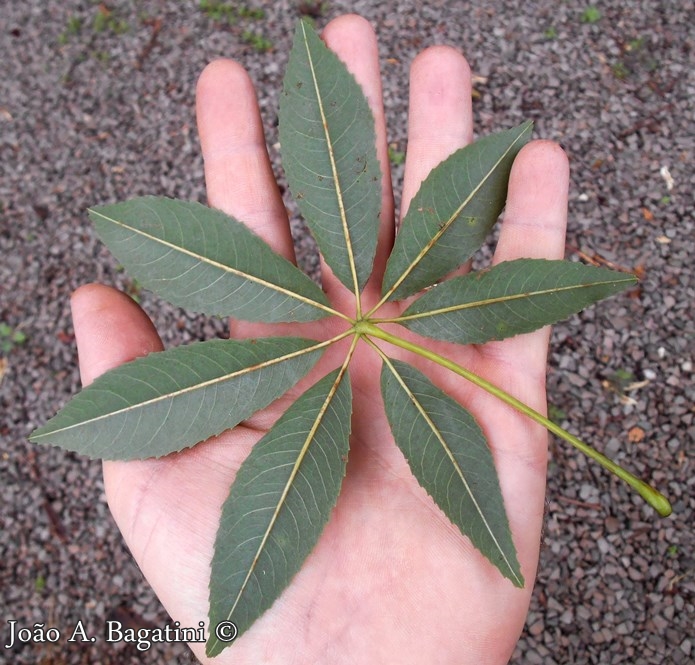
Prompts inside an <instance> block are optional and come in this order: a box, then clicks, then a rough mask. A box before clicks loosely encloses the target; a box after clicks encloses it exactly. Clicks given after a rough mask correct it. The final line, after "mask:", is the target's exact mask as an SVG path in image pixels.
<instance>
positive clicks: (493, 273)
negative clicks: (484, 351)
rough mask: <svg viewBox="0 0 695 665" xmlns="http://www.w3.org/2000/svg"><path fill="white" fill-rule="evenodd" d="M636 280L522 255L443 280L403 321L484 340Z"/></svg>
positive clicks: (422, 329) (463, 339)
mask: <svg viewBox="0 0 695 665" xmlns="http://www.w3.org/2000/svg"><path fill="white" fill-rule="evenodd" d="M635 282H636V278H635V277H634V276H633V275H629V274H626V273H620V272H615V271H613V270H608V269H607V268H597V267H594V266H587V265H584V264H581V263H572V262H570V261H546V260H543V259H518V260H515V261H508V262H505V263H500V264H498V265H497V266H495V267H493V268H490V269H489V270H484V271H480V272H477V273H470V274H468V275H464V276H462V277H454V278H452V279H448V280H446V281H444V282H442V283H441V284H438V285H437V286H435V287H434V288H432V289H430V290H429V291H427V292H425V293H424V294H423V295H422V296H420V298H418V299H417V300H416V301H415V302H414V303H413V304H412V305H411V306H410V307H408V308H407V309H406V310H405V312H403V316H402V319H401V323H402V324H403V325H404V326H406V327H407V328H409V329H410V330H413V331H414V332H417V333H419V334H420V335H425V336H428V337H434V338H436V339H442V340H446V341H449V342H458V343H460V344H482V343H484V342H488V341H490V340H499V339H504V338H505V337H511V336H513V335H518V334H521V333H527V332H531V331H533V330H537V329H538V328H542V327H543V326H546V325H549V324H552V323H556V322H557V321H561V320H562V319H565V318H567V317H568V316H570V315H571V314H574V313H575V312H579V311H580V310H582V309H584V308H585V307H587V306H588V305H591V304H592V303H595V302H597V301H598V300H601V299H603V298H607V297H608V296H611V295H614V294H616V293H618V292H620V291H622V290H623V289H626V288H627V287H629V286H632V285H633V284H634V283H635Z"/></svg>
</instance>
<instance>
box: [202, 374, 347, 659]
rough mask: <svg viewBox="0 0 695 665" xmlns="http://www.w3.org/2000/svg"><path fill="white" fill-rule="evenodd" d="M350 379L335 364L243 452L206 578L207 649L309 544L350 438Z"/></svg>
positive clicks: (276, 586) (253, 612) (287, 576)
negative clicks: (223, 624) (246, 453)
mask: <svg viewBox="0 0 695 665" xmlns="http://www.w3.org/2000/svg"><path fill="white" fill-rule="evenodd" d="M351 410H352V397H351V390H350V381H349V379H348V378H347V377H346V376H345V375H344V373H342V372H341V370H339V369H338V370H335V371H334V372H331V373H330V374H329V375H328V376H326V377H324V378H323V379H321V380H320V381H319V382H318V383H316V384H315V385H314V386H313V387H311V388H309V390H307V391H306V392H305V393H304V394H303V395H302V396H301V397H300V398H299V399H298V400H297V401H296V402H295V403H294V404H293V405H292V406H291V407H289V409H288V410H287V411H286V412H285V413H284V415H283V416H281V417H280V419H279V420H278V421H277V423H276V424H275V425H274V426H273V428H272V430H270V432H268V434H266V435H265V436H264V437H263V438H262V439H261V440H260V441H259V442H258V443H257V444H256V445H255V446H254V447H253V448H252V450H251V453H250V454H249V456H248V458H247V459H246V461H245V462H244V463H243V464H242V465H241V467H240V469H239V472H238V473H237V476H236V479H235V481H234V484H233V485H232V489H231V492H230V495H229V498H228V499H227V501H226V502H225V504H224V506H223V508H222V518H221V521H220V528H219V531H218V532H217V539H216V541H215V554H214V557H213V561H212V575H211V578H210V627H211V629H210V639H209V641H208V645H207V653H208V655H210V656H214V655H217V654H219V653H220V652H221V651H222V650H223V649H224V648H225V647H226V646H228V644H227V643H225V642H221V641H219V640H218V639H217V638H216V637H215V630H214V628H215V627H216V626H217V625H218V624H219V623H220V622H221V621H233V622H234V624H235V625H236V627H237V629H238V632H239V634H240V635H241V634H242V633H243V632H244V631H245V630H246V629H247V628H249V627H250V626H251V624H252V623H253V622H254V621H255V620H256V619H257V618H258V617H259V616H260V615H261V614H262V613H263V612H265V611H266V610H267V609H268V608H269V607H270V606H271V605H272V603H273V602H274V601H275V599H276V598H277V597H278V596H279V595H280V594H281V593H282V591H283V590H284V589H285V588H286V587H287V585H288V584H289V582H290V580H291V579H292V578H293V577H294V575H295V573H296V572H297V571H298V570H299V568H300V567H301V565H302V563H303V562H304V560H305V559H306V557H307V556H308V555H309V553H310V552H311V550H312V549H313V548H314V546H315V545H316V542H317V540H318V538H319V536H320V535H321V532H322V531H323V528H324V526H325V524H326V522H328V518H329V516H330V513H331V510H332V509H333V507H334V506H335V503H336V500H337V498H338V493H339V492H340V487H341V484H342V480H343V476H344V475H345V466H346V464H347V454H348V446H349V437H350V413H351Z"/></svg>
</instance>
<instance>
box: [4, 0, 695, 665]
mask: <svg viewBox="0 0 695 665" xmlns="http://www.w3.org/2000/svg"><path fill="white" fill-rule="evenodd" d="M422 4H425V3H421V2H416V1H415V0H409V1H408V2H398V3H396V2H390V1H382V2H379V3H368V2H354V3H347V2H337V1H332V2H327V3H320V2H304V3H298V2H294V1H292V2H291V1H290V0H282V1H280V2H272V3H271V2H260V1H254V0H249V3H248V6H249V7H263V9H264V10H265V17H264V18H262V19H255V20H254V19H252V18H243V19H241V20H240V21H239V22H238V23H237V24H236V25H233V26H231V27H230V26H228V25H226V24H224V23H223V22H220V21H215V20H213V18H211V17H210V16H208V15H206V13H205V12H203V11H202V10H201V8H200V3H198V2H192V1H175V0H144V1H141V2H135V1H126V0H122V1H116V0H113V1H112V2H108V3H103V4H98V3H96V2H88V1H87V0H84V1H82V2H80V1H79V0H60V1H59V0H27V1H25V2H3V3H2V5H1V7H0V63H2V65H0V67H1V68H2V69H1V70H0V71H1V72H2V75H1V76H0V173H2V179H0V250H1V251H2V254H1V256H2V260H1V262H0V321H1V322H2V324H3V328H1V329H0V337H2V339H0V344H1V345H2V346H3V347H7V348H3V349H2V352H1V353H2V356H1V358H0V363H1V364H0V376H2V379H1V381H2V383H1V385H0V399H1V401H2V407H1V411H0V441H1V444H0V473H1V474H2V483H1V485H2V487H1V489H0V492H1V500H2V515H1V517H0V520H1V522H0V523H1V524H2V535H1V536H0V561H2V568H1V569H0V585H1V587H2V589H1V595H0V598H1V599H0V617H1V618H0V620H2V621H5V620H8V619H16V620H18V621H19V623H20V625H21V624H24V625H32V624H33V623H34V622H39V623H45V624H47V625H51V626H57V627H59V628H60V629H61V630H63V631H66V630H68V629H70V628H71V627H72V626H74V625H75V623H76V622H77V620H79V619H82V620H83V621H84V623H85V627H86V629H87V630H88V631H91V632H92V633H97V634H99V633H100V632H101V627H103V625H104V622H105V620H106V619H107V618H109V617H114V616H119V617H123V618H126V619H127V620H129V621H131V622H132V623H133V625H147V624H148V623H150V622H152V623H154V624H156V625H162V623H163V622H164V621H165V620H166V614H165V612H164V611H163V609H162V608H161V606H160V605H159V602H158V601H157V599H156V598H155V597H154V595H153V593H152V592H151V591H150V589H149V588H148V586H147V584H146V583H145V582H144V580H143V579H142V576H141V574H140V573H139V571H138V568H137V567H136V565H135V563H134V562H133V561H132V559H131V557H130V555H129V553H128V551H127V549H126V547H125V545H124V544H123V542H122V540H121V537H120V535H119V533H118V530H117V529H116V527H115V525H114V523H113V521H112V519H111V517H110V515H109V512H108V509H107V507H106V504H105V500H104V494H103V484H102V480H101V476H100V465H99V464H98V463H94V462H90V461H88V460H86V459H83V458H81V457H79V456H76V455H73V454H69V453H65V452H63V451H61V450H58V449H43V448H38V447H35V446H33V445H30V444H29V443H28V442H27V440H26V437H27V435H28V433H29V432H30V431H31V430H32V429H33V428H34V427H36V426H37V425H39V424H41V423H43V422H44V421H45V420H46V419H47V418H48V417H49V416H50V415H52V414H53V413H54V411H55V410H56V408H57V407H58V406H60V405H61V404H62V403H64V402H65V400H66V399H67V398H68V396H69V395H71V394H73V393H74V392H75V391H76V390H77V389H78V387H79V377H78V374H77V370H76V352H75V346H74V339H73V331H72V327H71V322H70V318H69V307H68V298H69V294H70V292H71V291H72V290H73V289H74V288H75V287H77V286H78V285H80V284H83V283H85V282H88V281H93V280H99V281H103V282H107V283H113V284H117V285H119V286H120V287H122V288H124V289H126V290H128V291H129V292H131V293H132V294H133V295H136V296H137V297H139V298H140V300H141V302H142V304H143V306H144V307H145V308H146V309H147V310H148V311H149V312H150V313H151V315H152V316H153V318H154V320H155V323H156V325H157V327H158V329H159V330H160V331H161V333H162V334H163V336H164V338H165V341H166V343H167V344H169V345H172V344H178V343H181V342H185V341H189V340H192V339H203V338H210V337H214V336H216V335H223V334H224V326H223V324H221V323H220V322H216V321H210V320H205V319H197V318H194V317H192V316H189V315H187V314H186V313H184V312H182V311H180V310H177V309H174V308H171V307H169V306H167V305H165V304H163V303H162V302H161V301H159V300H157V299H156V298H154V297H153V296H152V295H151V294H149V293H147V292H142V293H140V292H139V288H138V285H137V284H136V283H133V282H132V281H131V280H130V279H129V278H128V276H127V275H126V274H124V273H123V272H121V271H119V269H118V266H117V264H116V263H115V261H114V260H113V259H112V258H111V256H110V255H109V254H108V253H107V251H106V250H105V249H104V248H103V246H102V245H100V243H98V242H97V241H96V239H95V235H94V232H93V230H92V228H91V226H90V224H89V223H88V220H87V217H86V214H85V208H86V207H87V206H89V205H92V204H94V203H100V202H109V201H115V200H119V199H123V198H127V197H130V196H134V195H140V194H145V193H148V194H161V195H169V196H177V197H181V198H189V199H198V200H204V196H205V195H204V186H203V170H202V161H201V157H200V152H199V149H198V143H197V136H196V129H195V119H194V97H193V95H194V84H195V80H196V78H197V76H198V74H199V72H200V71H201V69H202V68H203V66H204V65H205V64H206V63H207V62H209V61H210V60H212V59H213V58H216V57H218V56H230V57H234V58H237V59H239V60H241V61H242V62H243V63H244V64H245V65H246V66H247V67H248V69H249V70H250V72H251V74H252V77H253V78H254V80H255V81H256V82H257V84H258V87H259V89H260V103H261V107H262V110H263V113H264V119H265V122H266V127H267V138H268V142H269V144H271V145H272V144H275V143H276V142H277V134H276V131H277V130H276V109H277V97H278V91H279V90H280V82H281V77H282V72H283V70H284V66H285V61H286V57H287V52H288V50H289V46H290V39H291V33H292V27H293V24H294V21H295V19H296V18H297V16H298V15H299V6H300V5H303V6H304V8H305V10H306V9H313V10H316V13H317V14H318V18H317V21H318V24H319V25H324V24H325V22H326V21H327V20H328V19H330V18H332V17H334V16H336V15H338V14H341V13H344V12H345V11H348V10H354V11H357V12H358V13H361V14H362V15H364V16H365V17H366V18H368V19H369V20H371V21H372V23H373V25H374V26H375V27H376V29H377V32H378V33H379V36H380V42H381V57H382V68H383V73H384V77H385V97H386V107H387V115H388V118H389V123H390V137H389V140H390V141H391V142H392V143H393V148H394V150H395V151H397V152H404V151H405V150H406V142H405V137H406V98H407V95H406V92H405V91H406V85H407V70H408V66H409V63H410V61H411V59H412V58H413V56H414V55H415V54H416V53H417V52H418V51H419V50H420V49H421V48H423V47H425V46H427V45H430V44H435V43H447V44H452V45H455V46H457V47H459V48H461V49H463V50H464V52H465V53H466V54H467V56H468V58H469V60H470V62H471V65H472V68H473V70H474V73H475V74H476V75H477V76H479V77H480V78H479V79H478V83H477V84H476V98H475V102H474V109H475V115H476V121H477V130H478V131H479V132H480V133H487V132H489V131H492V130H497V129H502V128H506V127H509V126H512V125H514V124H517V123H519V122H520V121H521V120H523V119H525V118H530V119H533V120H534V121H535V122H536V136H540V137H544V138H550V139H554V140H556V141H559V142H560V143H561V144H562V145H563V146H564V148H565V149H566V150H567V152H568V154H569V156H570V159H571V163H572V190H571V200H570V227H569V234H568V255H572V254H576V253H581V255H582V256H584V257H589V258H592V259H594V260H598V261H600V262H606V263H608V264H616V265H619V266H623V267H625V268H628V269H630V270H634V271H638V272H639V274H640V275H641V276H642V277H643V280H642V282H641V285H640V287H639V289H636V290H635V291H633V292H632V293H630V294H628V295H627V296H623V297H618V298H615V299H613V300H611V301H609V302H606V303H602V304H600V305H598V306H596V307H594V308H592V309H590V310H589V311H587V312H585V313H582V314H581V315H579V316H576V317H573V318H572V319H571V320H570V321H568V322H567V323H564V324H562V325H559V326H557V327H556V329H555V332H554V335H553V341H552V353H551V364H550V368H549V388H550V400H551V402H552V407H551V409H552V412H553V415H554V416H555V417H556V418H558V419H559V420H560V421H562V422H563V423H564V425H565V426H566V427H569V428H570V429H571V430H572V431H577V433H579V434H580V435H581V436H583V437H585V438H586V439H587V440H589V441H591V442H594V443H595V444H596V445H597V446H599V447H600V448H601V449H603V450H605V451H606V452H607V453H608V454H610V455H611V456H613V457H615V458H616V459H617V460H618V461H620V462H623V463H626V464H627V465H628V466H629V467H630V468H632V469H633V470H634V471H636V472H637V473H638V474H639V475H641V476H643V477H645V478H647V479H649V480H651V481H652V482H654V483H655V484H656V485H658V486H659V487H660V488H661V489H663V490H664V491H665V492H666V493H667V494H668V495H669V496H670V498H671V500H672V501H673V505H674V515H673V516H672V517H670V518H668V519H664V520H660V519H658V518H656V517H655V516H654V514H653V513H652V512H651V511H650V510H649V509H647V508H645V507H644V506H643V505H642V503H641V501H640V500H638V499H636V498H635V497H634V496H633V495H631V493H630V492H629V491H627V490H626V489H625V487H624V486H623V485H622V484H621V483H619V482H617V481H615V480H613V479H612V478H609V477H608V475H607V474H606V473H604V472H602V471H600V470H597V469H596V468H595V467H593V466H592V465H590V464H588V463H587V462H586V460H584V459H583V458H580V457H578V456H577V454H575V453H574V452H573V451H572V450H569V449H567V448H566V447H565V446H564V445H560V444H559V443H554V444H553V445H552V450H551V452H552V460H551V465H550V470H549V486H548V509H547V523H546V529H545V538H544V545H543V550H542V562H541V567H540V571H539V575H538V580H537V585H536V588H535V593H534V598H533V603H532V607H531V612H530V614H529V618H528V623H527V628H526V630H525V632H524V634H523V636H522V638H521V640H520V642H519V646H518V648H517V650H516V653H515V654H514V657H513V660H512V662H513V663H515V664H518V665H521V663H542V664H548V665H550V664H552V663H634V664H642V663H644V664H654V663H693V662H695V629H694V625H695V609H694V605H695V550H694V547H693V546H694V545H695V537H694V535H693V528H692V525H693V523H695V521H694V519H693V509H694V508H695V480H694V477H695V474H694V473H693V461H692V460H693V449H694V447H695V446H694V443H693V442H694V440H695V436H694V434H695V424H694V416H695V413H694V408H693V403H694V400H693V393H694V390H693V381H692V363H693V346H694V345H693V339H694V325H693V309H692V303H693V300H694V299H695V280H694V279H693V270H692V247H693V244H692V243H693V198H692V192H693V191H694V188H695V176H693V170H692V164H693V161H694V159H695V154H694V153H695V150H694V143H695V132H694V131H693V130H694V124H695V123H694V118H693V107H692V99H693V98H695V80H694V77H693V68H694V67H693V66H694V65H695V61H694V58H693V53H692V51H693V25H695V10H694V8H693V3H692V2H688V1H686V2H679V3H676V2H673V1H672V0H621V1H620V2H614V1H610V2H608V1H606V2H596V5H597V7H598V10H599V11H600V18H598V20H593V19H595V18H596V17H592V15H591V13H588V14H585V13H584V12H585V9H586V7H587V3H583V2H570V1H566V2H558V1H557V0H552V1H551V0H537V1H534V2H526V3H523V5H522V6H523V10H520V9H518V8H517V7H519V3H517V2H516V1H512V0H491V1H490V2H485V3H464V2H445V1H444V0H437V1H432V2H428V3H426V4H427V6H426V7H421V5H422ZM470 4H474V5H475V4H480V5H481V7H480V8H477V9H475V8H474V9H467V8H466V7H467V6H468V5H470ZM583 19H584V20H583ZM246 31H250V32H251V33H253V34H254V35H256V40H255V42H254V43H251V42H250V41H249V38H248V35H245V32H246ZM263 40H265V41H263ZM263 47H269V48H270V50H269V51H263ZM272 153H273V157H274V159H275V161H276V162H277V154H276V151H275V150H272ZM401 177H402V166H400V165H394V178H395V181H396V183H398V182H399V180H400V178H401ZM295 231H296V235H297V241H298V246H299V248H300V253H301V258H302V262H303V263H304V265H305V266H307V268H308V269H312V266H314V265H315V264H314V263H313V261H314V260H315V259H314V258H312V254H311V249H310V243H309V242H308V241H307V239H306V237H305V234H304V232H303V229H302V227H301V226H300V225H299V223H297V225H296V227H295ZM5 326H9V328H6V327H5ZM8 330H10V331H12V333H19V334H18V336H17V339H15V340H14V341H13V340H12V339H11V337H9V336H8ZM3 375H4V376H3ZM688 525H690V526H688ZM7 635H8V631H7V626H6V625H5V624H4V623H3V625H2V628H0V636H1V637H2V638H3V642H2V643H3V644H4V643H5V638H6V637H7ZM191 660H192V659H191V657H190V656H189V655H188V652H187V651H186V650H185V648H172V647H167V646H161V647H156V648H153V649H152V650H151V651H150V652H149V653H148V654H147V655H146V656H143V655H142V654H140V653H139V652H137V651H136V650H135V649H134V648H133V647H132V646H131V647H118V646H113V645H105V644H104V643H103V642H102V641H101V640H100V641H99V642H97V643H96V644H95V645H93V646H92V647H90V648H88V649H87V648H83V647H80V646H79V645H69V644H65V642H64V641H62V642H61V643H60V644H58V645H55V646H52V645H44V646H41V645H28V646H26V648H24V649H22V650H17V651H13V652H11V653H10V652H9V651H5V650H0V662H7V663H44V664H47V663H119V664H121V663H131V662H133V663H135V662H138V663H139V662H152V663H160V662H161V663H172V662H177V663H188V662H191Z"/></svg>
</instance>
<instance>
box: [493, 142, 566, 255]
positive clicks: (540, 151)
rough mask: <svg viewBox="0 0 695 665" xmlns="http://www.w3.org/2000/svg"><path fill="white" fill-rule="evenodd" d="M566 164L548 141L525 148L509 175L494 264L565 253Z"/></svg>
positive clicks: (560, 152)
mask: <svg viewBox="0 0 695 665" xmlns="http://www.w3.org/2000/svg"><path fill="white" fill-rule="evenodd" d="M568 188H569V164H568V161H567V156H566V155H565V153H564V151H563V150H562V148H561V147H560V146H559V145H557V144H556V143H553V142H552V141H533V142H531V143H529V144H528V145H527V146H525V147H524V148H523V149H522V150H521V152H520V153H519V155H518V156H517V158H516V160H515V161H514V165H513V167H512V171H511V174H510V176H509V187H508V192H507V205H506V208H505V212H504V220H503V223H502V229H501V232H500V239H499V242H498V243H497V248H496V250H495V255H494V258H493V264H497V263H500V262H502V261H511V260H513V259H518V258H543V259H561V258H562V257H563V256H564V253H565V229H566V227H567V192H568Z"/></svg>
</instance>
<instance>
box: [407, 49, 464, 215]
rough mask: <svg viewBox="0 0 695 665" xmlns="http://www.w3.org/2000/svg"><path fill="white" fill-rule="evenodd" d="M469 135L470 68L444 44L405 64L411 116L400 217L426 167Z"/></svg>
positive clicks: (459, 146) (434, 164)
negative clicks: (408, 84) (407, 72)
mask: <svg viewBox="0 0 695 665" xmlns="http://www.w3.org/2000/svg"><path fill="white" fill-rule="evenodd" d="M472 138H473V109H472V102H471V72H470V68H469V66H468V63H467V62H466V59H465V58H464V57H463V56H462V55H461V54H460V53H459V52H458V51H456V50H455V49H453V48H450V47H448V46H433V47H430V48H428V49H426V50H425V51H423V52H422V53H420V54H419V55H418V56H417V57H416V58H415V60H414V61H413V64H412V65H411V67H410V115H409V117H408V152H407V156H406V161H405V176H404V180H403V197H402V204H401V213H402V214H401V217H402V216H403V215H404V214H405V212H406V211H407V209H408V206H409V205H410V201H411V199H412V198H413V196H414V195H415V193H416V192H417V190H418V189H419V188H420V185H421V183H422V181H423V180H424V179H425V178H426V177H427V175H428V174H429V172H430V171H431V170H432V169H433V168H434V167H435V166H437V164H439V163H440V162H441V161H442V160H444V159H446V158H447V157H448V156H449V155H451V154H452V153H453V152H455V151H456V150H458V149H459V148H462V147H464V146H465V145H467V144H468V143H470V142H471V140H472Z"/></svg>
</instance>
